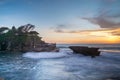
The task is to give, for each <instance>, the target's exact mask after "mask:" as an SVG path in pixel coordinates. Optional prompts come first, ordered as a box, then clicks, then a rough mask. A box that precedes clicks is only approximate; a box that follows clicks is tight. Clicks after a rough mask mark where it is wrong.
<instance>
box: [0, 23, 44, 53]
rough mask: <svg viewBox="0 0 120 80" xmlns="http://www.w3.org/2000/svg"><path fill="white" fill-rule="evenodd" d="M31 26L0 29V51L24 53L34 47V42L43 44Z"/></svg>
mask: <svg viewBox="0 0 120 80" xmlns="http://www.w3.org/2000/svg"><path fill="white" fill-rule="evenodd" d="M34 28H35V26H34V25H32V24H26V25H23V26H20V27H18V28H16V27H15V26H13V27H12V28H11V29H9V28H8V27H0V51H25V50H28V49H31V48H34V47H35V42H38V43H44V41H42V40H41V37H39V36H38V34H39V33H38V32H36V31H33V29H34Z"/></svg>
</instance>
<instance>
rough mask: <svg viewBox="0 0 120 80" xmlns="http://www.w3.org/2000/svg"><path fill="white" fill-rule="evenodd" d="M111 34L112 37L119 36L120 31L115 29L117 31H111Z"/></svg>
mask: <svg viewBox="0 0 120 80" xmlns="http://www.w3.org/2000/svg"><path fill="white" fill-rule="evenodd" d="M111 33H112V35H114V36H120V29H117V30H115V31H113V32H111Z"/></svg>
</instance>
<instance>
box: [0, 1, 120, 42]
mask: <svg viewBox="0 0 120 80" xmlns="http://www.w3.org/2000/svg"><path fill="white" fill-rule="evenodd" d="M12 5H13V6H14V7H13V6H12ZM71 5H72V6H71ZM119 5H120V0H21V1H14V0H10V1H9V0H1V1H0V10H1V12H0V26H6V27H12V26H16V27H19V26H20V25H22V24H27V23H31V24H34V25H36V30H37V31H38V32H39V33H40V36H42V37H43V40H45V41H46V42H51V43H67V44H69V43H84V44H86V43H91V44H92V43H93V44H94V43H95V44H96V43H110V44H112V43H120V15H119V14H120V8H119Z"/></svg>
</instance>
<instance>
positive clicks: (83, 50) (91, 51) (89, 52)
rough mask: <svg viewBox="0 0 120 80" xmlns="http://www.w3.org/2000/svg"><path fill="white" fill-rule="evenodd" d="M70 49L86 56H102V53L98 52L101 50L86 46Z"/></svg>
mask: <svg viewBox="0 0 120 80" xmlns="http://www.w3.org/2000/svg"><path fill="white" fill-rule="evenodd" d="M69 48H70V49H72V50H73V52H74V53H77V54H83V55H85V56H91V57H95V56H99V55H100V51H98V50H99V48H93V47H91V48H89V47H84V46H69Z"/></svg>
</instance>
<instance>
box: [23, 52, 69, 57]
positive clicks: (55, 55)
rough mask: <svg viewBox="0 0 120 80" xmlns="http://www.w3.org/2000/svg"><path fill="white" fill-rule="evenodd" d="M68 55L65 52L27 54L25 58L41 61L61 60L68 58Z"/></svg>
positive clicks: (24, 55)
mask: <svg viewBox="0 0 120 80" xmlns="http://www.w3.org/2000/svg"><path fill="white" fill-rule="evenodd" d="M67 55H68V54H67V53H66V52H65V51H60V52H27V53H24V54H23V57H27V58H33V59H40V58H60V57H66V56H67Z"/></svg>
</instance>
